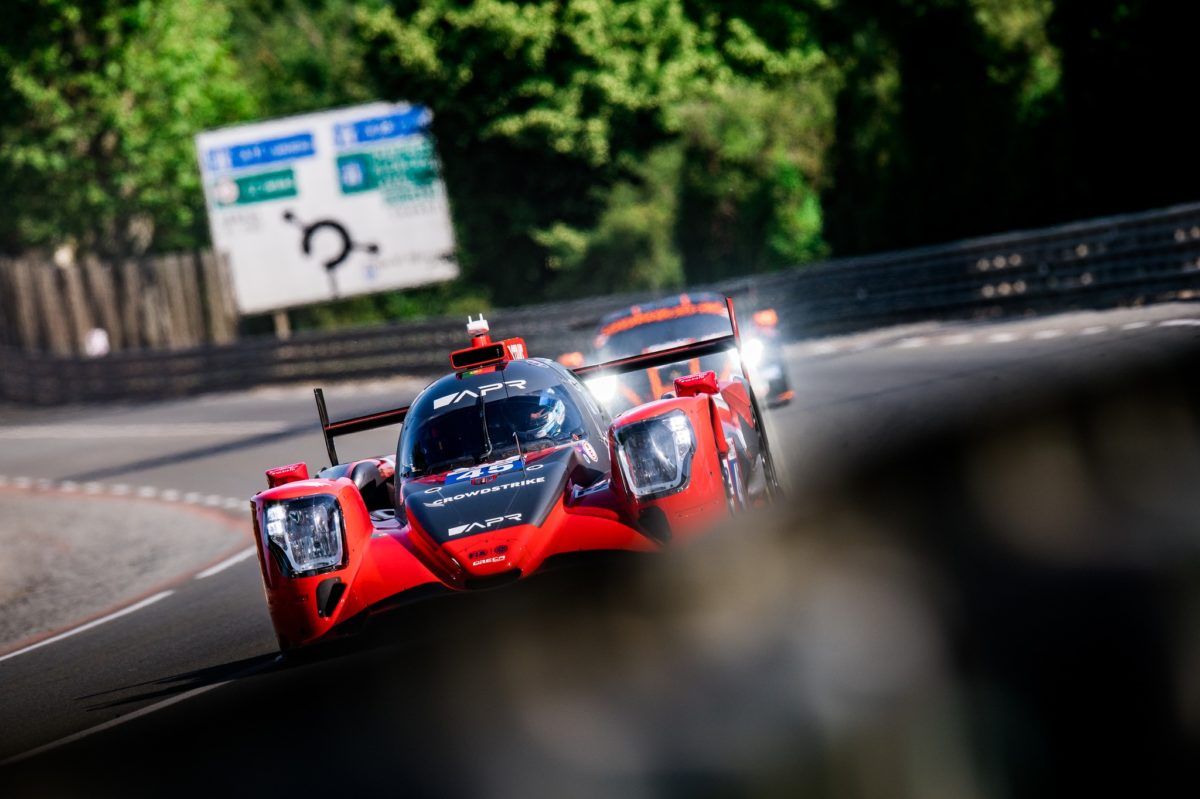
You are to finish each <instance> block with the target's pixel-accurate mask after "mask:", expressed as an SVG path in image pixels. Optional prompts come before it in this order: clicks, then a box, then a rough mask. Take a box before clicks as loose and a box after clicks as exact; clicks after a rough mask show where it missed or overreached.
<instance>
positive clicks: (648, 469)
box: [616, 411, 696, 499]
mask: <svg viewBox="0 0 1200 799" xmlns="http://www.w3.org/2000/svg"><path fill="white" fill-rule="evenodd" d="M616 438H617V461H618V462H619V464H620V466H621V474H622V476H623V477H624V478H625V483H626V485H628V486H629V489H630V490H631V491H632V492H633V494H634V496H636V497H638V498H639V499H651V498H655V497H661V496H665V495H667V494H673V493H675V492H676V491H680V490H682V489H683V488H684V487H685V486H686V485H687V482H688V478H689V477H690V476H691V467H692V455H693V454H694V453H695V450H696V436H695V433H694V432H693V431H692V424H691V422H689V421H688V418H687V415H686V414H684V413H683V412H682V411H671V412H670V413H668V414H665V415H663V416H657V417H655V418H653V419H646V420H643V421H640V422H634V423H632V424H628V425H625V426H624V427H621V428H620V429H618V430H617V432H616Z"/></svg>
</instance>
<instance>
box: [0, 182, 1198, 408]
mask: <svg viewBox="0 0 1200 799" xmlns="http://www.w3.org/2000/svg"><path fill="white" fill-rule="evenodd" d="M704 288H707V289H712V290H716V291H720V292H724V293H727V294H730V295H732V296H733V297H734V298H735V300H737V301H738V305H739V307H740V308H741V309H742V310H743V312H745V311H749V310H754V309H756V308H759V307H765V306H772V307H774V308H776V309H777V311H778V312H779V318H780V322H781V324H782V326H783V332H784V334H785V335H786V336H788V337H790V338H804V337H811V336H817V335H824V334H829V333H838V332H846V331H851V330H859V329H868V328H872V327H879V326H883V325H889V324H898V323H904V322H912V321H918V320H924V319H939V318H963V317H994V316H1004V315H1013V314H1019V313H1030V312H1034V313H1036V312H1046V311H1053V310H1060V309H1066V308H1074V307H1107V306H1114V305H1119V304H1125V303H1133V302H1153V301H1159V300H1165V299H1178V298H1188V297H1192V296H1197V292H1198V291H1200V203H1196V204H1189V205H1184V206H1176V207H1172V208H1167V209H1163V210H1159V211H1151V212H1146V213H1140V214H1129V215H1124V216H1119V217H1107V218H1104V219H1096V220H1091V221H1088V222H1081V223H1076V224H1071V225H1063V226H1059V227H1054V228H1046V229H1041V230H1034V231H1024V232H1019V233H1010V234H1005V235H1000V236H990V237H987V238H979V239H971V240H968V241H961V242H955V243H952V244H946V245H939V246H935V247H924V248H920V249H913V250H905V251H901V252H894V253H886V254H882V255H873V256H869V257H862V258H844V259H838V260H831V261H827V262H824V263H818V264H811V265H808V266H805V267H802V268H799V269H795V270H791V271H787V272H779V273H774V274H769V275H757V276H751V277H745V278H739V279H735V280H728V281H724V282H722V283H717V284H713V285H709V286H705V287H704ZM650 296H651V295H648V294H626V295H612V296H606V297H590V298H585V299H579V300H573V301H570V302H561V303H552V304H544V305H536V306H526V307H522V308H515V309H501V310H496V311H493V312H491V313H489V314H488V318H489V321H490V322H491V325H492V329H493V331H494V332H496V333H497V334H498V335H521V336H524V337H525V339H526V341H527V343H528V344H529V348H530V351H531V352H533V353H535V354H545V355H548V356H556V355H558V354H559V353H561V352H564V351H569V350H586V349H587V346H588V343H589V341H590V338H591V334H592V331H593V330H594V329H595V326H596V323H597V322H598V321H599V319H600V317H601V316H603V315H604V314H605V313H607V312H609V311H611V310H615V309H617V308H620V307H623V306H626V305H630V304H633V303H635V302H639V301H642V300H645V299H648V298H649V297H650ZM464 322H465V320H463V319H458V318H455V319H436V320H430V321H425V322H415V323H406V324H398V325H389V326H379V327H372V328H365V329H358V330H352V331H343V332H337V333H310V334H299V335H296V336H294V337H293V338H291V339H289V340H286V341H278V340H275V339H269V338H263V339H250V340H243V341H239V342H237V343H234V344H230V345H226V346H220V347H202V348H196V349H189V350H175V351H142V352H124V353H117V354H113V355H109V356H107V357H104V358H100V359H92V360H89V359H83V358H52V357H49V356H46V357H40V358H33V357H30V356H28V355H25V354H22V353H18V352H15V351H9V350H0V398H2V399H4V400H7V401H9V402H15V403H21V404H38V405H49V404H61V403H74V402H94V401H110V400H120V399H153V398H161V397H171V396H181V395H186V394H193V393H199V392H204V391H218V390H232V389H240V388H246V387H250V386H255V385H262V384H269V383H284V382H308V383H323V382H329V381H333V380H339V379H346V378H364V377H375V376H381V375H395V374H427V373H434V372H438V371H441V370H442V369H444V368H445V367H446V363H447V361H446V354H447V353H448V352H449V351H450V350H451V349H454V348H457V347H458V346H461V345H462V344H463V342H464V335H465V334H464Z"/></svg>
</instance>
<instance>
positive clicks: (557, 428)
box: [517, 391, 567, 441]
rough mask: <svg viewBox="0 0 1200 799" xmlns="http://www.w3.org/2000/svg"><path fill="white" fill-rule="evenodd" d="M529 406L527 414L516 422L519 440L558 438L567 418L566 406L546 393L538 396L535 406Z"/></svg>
mask: <svg viewBox="0 0 1200 799" xmlns="http://www.w3.org/2000/svg"><path fill="white" fill-rule="evenodd" d="M530 405H531V407H530V408H529V410H528V413H527V414H526V413H522V415H521V418H519V419H518V421H517V433H518V434H520V436H521V438H522V439H524V440H526V441H537V440H539V439H543V438H549V439H557V438H560V437H561V435H562V429H563V421H564V420H565V419H566V417H567V406H566V404H565V403H564V402H563V401H562V400H561V399H559V398H558V397H556V396H554V395H553V394H552V393H550V392H548V391H547V392H543V393H542V394H539V395H538V397H537V404H536V405H534V404H533V403H530Z"/></svg>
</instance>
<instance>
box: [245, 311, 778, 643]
mask: <svg viewBox="0 0 1200 799" xmlns="http://www.w3.org/2000/svg"><path fill="white" fill-rule="evenodd" d="M728 304H729V311H730V315H731V318H733V317H732V311H733V305H732V301H729V303H728ZM468 331H469V332H470V334H471V346H470V347H468V348H466V349H462V350H458V351H456V352H454V353H452V354H451V355H450V363H451V366H452V367H453V369H454V371H453V373H451V374H448V375H446V376H445V377H442V378H441V379H439V380H436V381H435V382H433V383H431V384H430V385H429V386H428V387H426V388H425V389H424V390H423V391H422V392H421V393H420V394H419V395H418V396H417V398H416V399H415V400H414V401H413V402H412V404H411V406H409V407H406V408H396V409H393V410H385V411H381V412H379V413H373V414H368V415H365V416H358V417H354V418H350V419H344V420H340V421H330V420H329V415H328V412H327V410H326V406H325V401H324V396H323V394H322V393H321V390H320V389H316V392H315V393H316V398H317V409H318V413H319V416H320V419H321V429H322V432H323V433H324V436H325V444H326V448H327V450H328V453H329V459H330V462H331V463H332V465H331V466H329V467H327V468H324V469H322V470H320V471H319V472H318V473H317V474H316V475H315V476H313V477H309V474H308V467H307V465H306V464H304V463H295V464H291V465H288V466H282V467H278V468H273V469H269V470H267V473H266V474H267V482H268V485H269V487H268V489H267V490H265V491H262V492H261V493H259V494H256V495H255V496H254V498H253V523H254V533H255V536H254V537H255V541H256V544H257V548H258V556H259V565H260V567H261V569H262V577H263V583H264V587H265V591H266V598H267V606H268V609H269V612H270V615H271V620H272V622H273V623H274V626H275V632H276V636H277V638H278V641H279V646H280V648H281V649H282V650H283V651H284V652H288V651H289V650H295V649H296V648H298V647H304V646H306V645H309V644H312V643H314V642H317V641H320V640H323V639H327V638H331V637H336V636H337V635H338V634H339V633H340V632H343V631H346V630H349V629H352V628H356V627H357V626H358V624H357V622H361V621H364V620H366V619H369V618H370V617H371V616H373V615H374V614H376V613H378V612H380V611H382V610H385V609H387V608H390V607H394V606H396V605H398V604H402V603H404V602H406V601H408V600H413V599H418V598H422V597H425V596H428V595H430V594H431V593H433V594H436V593H439V592H462V591H474V590H477V589H484V588H491V587H494V586H498V585H502V584H505V583H509V582H512V581H515V580H518V579H521V578H525V577H528V576H530V575H532V574H535V573H537V572H539V571H540V570H543V569H545V568H546V567H547V565H548V564H552V563H554V562H555V561H556V560H557V559H560V558H563V556H571V555H578V554H579V553H583V552H593V551H606V550H607V551H626V552H653V551H655V550H658V549H660V548H662V547H663V546H664V545H665V544H667V542H669V541H672V540H686V539H687V538H689V537H691V536H694V535H696V534H697V533H699V532H700V531H702V530H703V529H704V528H706V527H708V526H710V525H712V524H713V523H714V521H715V520H718V519H720V518H722V517H725V516H728V515H729V514H731V513H736V512H738V511H740V510H742V509H744V508H747V507H750V506H753V505H756V504H761V503H764V502H766V501H768V500H769V499H770V497H771V496H772V495H773V494H774V493H775V492H777V491H778V484H777V482H776V478H775V473H774V467H773V465H772V461H771V454H770V449H769V447H768V443H767V438H766V434H765V430H764V428H763V425H762V417H761V416H760V414H759V411H758V406H757V401H756V399H755V397H754V392H753V390H752V388H751V387H750V385H749V384H748V383H747V382H746V381H745V380H744V379H742V378H741V377H740V376H732V377H730V378H729V379H726V380H721V379H719V378H718V377H717V375H716V374H714V373H712V372H705V373H702V374H698V375H687V376H683V377H680V378H678V379H676V380H675V381H674V382H673V384H672V389H673V390H672V391H671V392H669V396H667V397H665V398H662V399H656V400H655V401H653V402H649V403H646V404H643V405H640V406H638V407H636V408H634V409H631V410H629V411H628V412H626V413H623V414H621V415H620V416H618V417H617V418H616V419H610V417H609V416H608V414H607V412H606V411H605V410H604V409H603V407H602V406H600V405H599V404H598V403H597V402H596V400H595V398H594V397H593V396H592V394H591V393H590V392H589V391H588V389H587V388H586V387H585V386H584V384H583V383H582V382H581V380H580V377H582V376H586V375H592V374H619V373H622V372H628V371H632V370H639V369H647V368H653V367H655V366H657V365H660V364H664V363H668V362H669V361H671V360H672V359H674V360H679V359H684V360H687V359H691V358H704V357H707V356H708V355H711V354H714V353H720V352H723V351H725V350H727V349H730V348H736V347H737V346H738V343H739V339H738V335H737V331H736V321H735V324H734V333H733V334H732V335H726V336H723V337H720V338H715V339H712V340H708V341H703V342H697V343H693V344H689V345H685V346H681V347H675V348H672V349H670V350H665V351H662V352H656V353H653V354H651V355H641V356H636V357H633V358H626V359H624V360H619V361H615V362H612V363H606V364H601V365H597V366H589V367H583V368H581V369H578V370H575V371H574V372H573V371H571V370H569V369H567V368H565V367H563V366H562V365H561V364H558V363H556V362H554V361H551V360H547V359H544V358H531V357H527V353H526V349H525V342H524V341H523V340H522V339H520V338H510V339H504V340H502V341H492V339H491V336H490V334H489V332H488V328H487V323H486V322H484V321H483V320H482V318H481V319H479V320H476V321H474V322H471V321H469V322H468ZM394 424H400V425H401V431H400V438H399V443H398V447H397V451H396V454H395V456H394V457H393V456H391V455H390V454H389V455H384V456H378V457H370V458H362V459H358V460H351V461H346V462H339V460H338V456H337V451H336V449H335V446H334V439H335V438H336V437H338V436H341V435H345V434H349V433H354V432H360V431H364V430H370V429H375V428H381V427H385V426H388V425H394ZM351 621H354V622H356V623H355V624H350V622H351Z"/></svg>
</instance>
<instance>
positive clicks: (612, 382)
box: [584, 375, 618, 403]
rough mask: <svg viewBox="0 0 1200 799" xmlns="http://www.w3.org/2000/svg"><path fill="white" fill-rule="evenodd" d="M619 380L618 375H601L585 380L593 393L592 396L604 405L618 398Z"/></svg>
mask: <svg viewBox="0 0 1200 799" xmlns="http://www.w3.org/2000/svg"><path fill="white" fill-rule="evenodd" d="M617 380H618V378H617V376H616V375H600V376H599V377H593V378H591V379H589V380H585V381H584V383H586V384H587V387H588V389H589V390H590V391H591V392H592V396H594V397H595V398H596V399H598V400H600V402H602V403H604V402H610V401H612V400H613V398H615V397H616V396H617Z"/></svg>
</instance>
